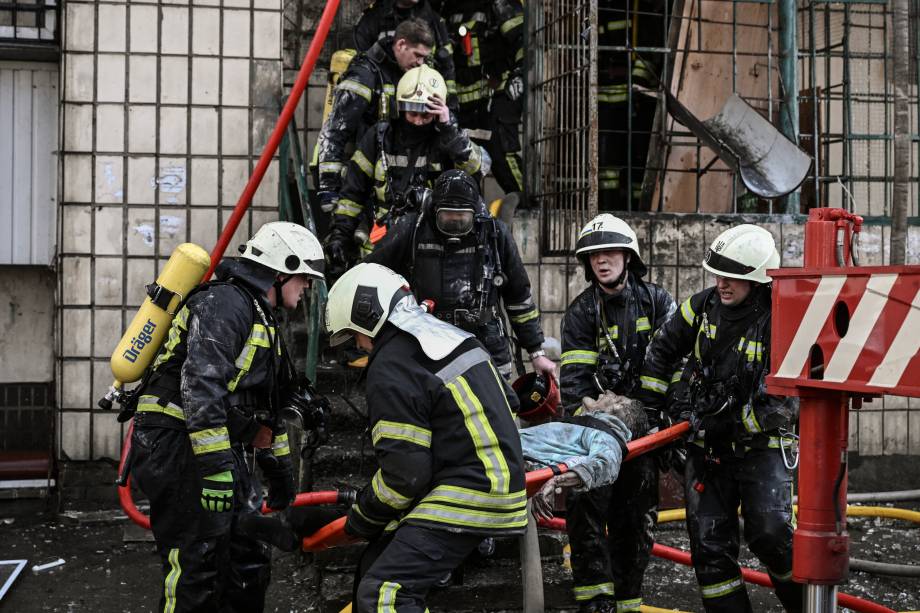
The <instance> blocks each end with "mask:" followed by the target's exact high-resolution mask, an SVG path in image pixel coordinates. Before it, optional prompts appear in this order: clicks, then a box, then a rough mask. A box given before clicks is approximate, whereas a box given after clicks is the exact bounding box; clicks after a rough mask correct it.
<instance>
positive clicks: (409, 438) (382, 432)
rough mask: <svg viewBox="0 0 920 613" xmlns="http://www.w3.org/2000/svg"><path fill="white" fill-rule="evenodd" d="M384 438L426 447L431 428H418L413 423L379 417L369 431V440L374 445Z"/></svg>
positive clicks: (429, 445)
mask: <svg viewBox="0 0 920 613" xmlns="http://www.w3.org/2000/svg"><path fill="white" fill-rule="evenodd" d="M385 438H391V439H394V440H397V441H406V442H407V443H415V444H416V445H421V446H422V447H425V448H426V449H427V448H429V447H431V430H428V429H426V428H420V427H419V426H415V425H413V424H406V423H401V422H398V421H387V420H385V419H381V420H380V421H378V422H377V423H376V424H375V425H374V429H373V430H372V431H371V440H372V441H373V442H374V445H376V444H377V443H379V442H380V440H381V439H385Z"/></svg>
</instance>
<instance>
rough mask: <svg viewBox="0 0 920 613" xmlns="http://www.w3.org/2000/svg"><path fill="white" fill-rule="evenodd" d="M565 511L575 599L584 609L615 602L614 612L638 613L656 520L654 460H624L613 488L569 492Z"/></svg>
mask: <svg viewBox="0 0 920 613" xmlns="http://www.w3.org/2000/svg"><path fill="white" fill-rule="evenodd" d="M566 509H567V517H566V530H567V532H568V535H569V543H570V544H571V547H572V575H573V577H574V579H575V600H576V601H577V602H578V603H579V604H581V605H583V606H584V608H590V609H597V608H601V609H603V606H601V603H602V602H603V601H609V602H611V603H612V602H613V601H616V604H617V605H618V606H617V607H616V610H619V611H638V610H639V606H640V605H641V604H642V577H643V575H644V574H645V569H646V567H647V566H648V562H649V556H650V555H651V550H652V544H653V538H652V528H653V527H654V525H655V523H656V522H657V521H658V463H657V460H656V458H655V456H654V455H648V454H646V455H643V456H639V457H638V458H636V459H635V460H631V461H629V462H625V463H624V464H623V466H622V467H621V468H620V475H619V477H618V478H617V480H616V482H615V483H613V484H612V485H608V486H605V487H601V488H597V489H593V490H590V491H588V492H583V493H580V494H576V493H570V494H569V497H568V499H567V501H566ZM610 610H613V609H612V608H611V609H610Z"/></svg>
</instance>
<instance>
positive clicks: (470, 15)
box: [442, 0, 524, 193]
mask: <svg viewBox="0 0 920 613" xmlns="http://www.w3.org/2000/svg"><path fill="white" fill-rule="evenodd" d="M442 14H443V15H444V18H445V19H446V20H447V27H448V30H449V32H450V36H451V41H452V46H453V52H454V67H455V68H456V71H457V98H458V99H459V102H460V112H459V121H460V125H461V126H463V127H464V128H465V129H466V131H467V133H468V134H469V136H470V138H472V139H473V141H474V142H476V143H479V144H481V145H482V146H483V147H484V148H485V149H486V151H487V152H488V154H489V157H491V159H492V174H493V175H494V176H495V180H496V181H498V185H499V186H500V187H501V188H502V190H504V191H505V193H510V192H520V191H523V190H524V180H523V175H522V172H523V165H522V163H521V155H520V151H521V143H520V138H519V135H518V132H519V130H520V124H521V112H522V110H523V105H524V8H523V2H522V1H521V0H460V1H458V2H450V3H444V6H443V8H442Z"/></svg>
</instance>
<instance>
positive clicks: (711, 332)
mask: <svg viewBox="0 0 920 613" xmlns="http://www.w3.org/2000/svg"><path fill="white" fill-rule="evenodd" d="M703 332H705V333H706V336H708V337H709V338H710V340H713V339H715V337H716V325H715V324H709V326H708V327H707V326H704V327H703Z"/></svg>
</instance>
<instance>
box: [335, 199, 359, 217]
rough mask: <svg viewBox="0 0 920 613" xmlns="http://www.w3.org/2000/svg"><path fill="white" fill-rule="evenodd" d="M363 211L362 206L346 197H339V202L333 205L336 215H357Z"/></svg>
mask: <svg viewBox="0 0 920 613" xmlns="http://www.w3.org/2000/svg"><path fill="white" fill-rule="evenodd" d="M363 211H364V207H362V206H361V205H360V204H358V203H357V202H355V201H354V200H349V199H348V198H339V203H338V205H336V207H335V214H336V215H345V216H346V217H357V216H358V215H360V214H361V213H362V212H363Z"/></svg>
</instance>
